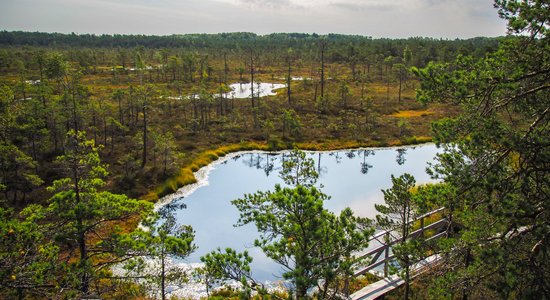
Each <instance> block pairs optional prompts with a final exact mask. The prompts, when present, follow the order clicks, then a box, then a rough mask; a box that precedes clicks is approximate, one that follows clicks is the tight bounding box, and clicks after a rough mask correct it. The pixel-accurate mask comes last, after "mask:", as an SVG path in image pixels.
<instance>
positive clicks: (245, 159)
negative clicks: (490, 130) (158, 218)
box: [161, 144, 439, 281]
mask: <svg viewBox="0 0 550 300" xmlns="http://www.w3.org/2000/svg"><path fill="white" fill-rule="evenodd" d="M438 151H439V150H438V149H437V148H436V146H435V145H433V144H425V145H419V146H415V147H404V148H379V149H358V150H343V151H329V152H307V156H308V157H310V158H313V159H314V160H315V165H316V167H317V169H318V172H319V173H320V178H319V181H318V184H317V186H318V185H319V184H322V186H323V187H322V191H323V192H324V193H326V194H328V195H330V196H331V199H330V200H328V201H327V202H325V207H326V208H328V209H329V210H330V211H333V212H335V213H339V212H340V211H341V210H342V209H344V208H345V207H350V208H352V210H353V211H354V212H355V214H357V215H359V216H363V217H369V218H374V217H375V215H376V211H375V209H374V204H375V203H383V195H382V192H381V189H387V188H390V187H391V179H390V176H391V175H392V174H393V175H395V176H399V175H401V174H403V173H410V174H412V175H413V176H415V178H416V181H417V184H423V183H429V182H433V180H432V179H431V178H430V177H429V175H427V174H426V172H425V170H426V167H427V163H428V162H432V161H433V158H434V156H435V155H436V153H438ZM285 155H288V152H281V153H267V152H259V151H258V152H248V153H235V154H230V155H228V156H227V157H224V158H222V159H220V160H218V161H216V162H214V163H213V164H211V165H210V166H208V167H205V168H203V169H201V170H199V172H197V177H198V179H199V182H198V183H197V184H194V185H191V186H186V187H184V188H182V189H180V190H179V191H178V192H176V193H175V194H173V195H169V196H168V197H166V198H165V199H163V200H162V201H161V203H167V202H169V201H172V203H185V204H186V205H187V208H186V209H182V210H179V211H177V219H178V221H179V222H181V224H188V225H191V226H192V227H193V228H194V230H195V232H196V236H195V244H196V245H197V246H198V249H197V250H196V251H195V252H194V253H193V254H192V255H191V256H189V257H188V258H187V259H186V260H185V261H184V262H182V263H185V264H195V263H197V262H200V259H199V258H200V256H202V255H205V254H206V253H209V252H210V251H213V250H215V249H216V248H218V247H221V248H222V249H224V248H225V247H231V248H234V249H236V250H238V251H243V250H248V252H249V253H250V254H251V255H252V256H253V257H254V262H253V264H252V268H253V269H252V270H253V275H254V277H256V278H258V279H260V280H263V281H277V280H279V279H280V275H281V269H280V267H279V266H278V265H276V264H275V263H273V262H272V261H270V260H269V259H268V258H266V257H265V256H264V255H263V253H262V252H261V250H259V249H257V248H254V247H253V242H254V239H255V238H257V237H258V232H257V231H256V228H255V227H254V225H253V224H250V225H247V226H244V227H234V226H233V225H234V224H235V223H236V222H237V220H238V217H239V213H238V211H237V209H236V208H235V207H234V206H233V205H232V204H231V200H233V199H237V198H240V197H242V196H243V195H244V194H247V193H254V192H256V191H258V190H263V191H266V190H273V188H274V186H275V184H283V182H282V180H281V179H280V178H279V171H280V169H281V162H282V160H283V157H284V156H285Z"/></svg>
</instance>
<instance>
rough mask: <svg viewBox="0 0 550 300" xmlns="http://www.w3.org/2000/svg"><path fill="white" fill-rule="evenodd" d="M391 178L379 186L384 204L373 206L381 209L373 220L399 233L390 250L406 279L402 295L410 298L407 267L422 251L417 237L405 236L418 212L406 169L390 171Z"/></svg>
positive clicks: (412, 185) (412, 179) (411, 179)
mask: <svg viewBox="0 0 550 300" xmlns="http://www.w3.org/2000/svg"><path fill="white" fill-rule="evenodd" d="M391 181H392V184H393V185H392V187H391V188H390V189H387V190H382V193H383V194H384V202H385V205H381V204H375V205H374V206H375V208H376V210H377V211H378V212H380V213H382V215H377V216H376V221H377V223H378V225H379V226H380V227H382V228H384V229H386V230H392V231H395V232H397V233H398V234H399V235H400V236H401V240H400V242H399V244H398V245H396V246H394V247H392V250H393V252H394V255H395V257H396V258H397V260H398V262H399V264H400V265H401V268H402V272H400V275H401V276H402V277H403V279H404V280H405V299H409V293H410V291H409V289H410V287H409V283H410V280H411V277H410V272H409V267H410V265H411V263H412V262H414V261H417V259H416V257H418V256H419V254H420V253H421V250H420V249H421V243H420V242H419V241H418V240H412V241H409V240H407V239H408V237H409V234H410V232H411V227H412V222H413V221H414V220H415V219H416V217H417V215H418V208H417V204H416V203H415V201H414V200H415V198H414V197H413V196H412V189H413V188H414V185H415V183H416V181H415V179H414V177H413V176H412V175H410V174H407V173H405V174H403V175H401V176H399V177H397V178H396V177H394V176H393V175H392V176H391Z"/></svg>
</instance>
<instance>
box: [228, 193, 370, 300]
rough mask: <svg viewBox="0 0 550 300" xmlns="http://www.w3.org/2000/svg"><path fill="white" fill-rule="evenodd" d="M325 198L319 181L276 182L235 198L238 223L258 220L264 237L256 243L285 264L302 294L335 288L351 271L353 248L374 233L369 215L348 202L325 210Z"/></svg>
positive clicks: (358, 246)
mask: <svg viewBox="0 0 550 300" xmlns="http://www.w3.org/2000/svg"><path fill="white" fill-rule="evenodd" d="M327 199H328V196H326V195H325V194H323V193H322V192H320V191H319V190H317V189H316V188H315V187H305V186H301V185H298V186H297V187H296V188H281V187H280V186H278V185H277V186H275V191H274V192H257V193H255V194H250V195H245V197H244V198H242V199H237V200H234V201H232V203H233V204H234V205H235V206H236V207H237V208H238V209H239V211H240V218H239V222H238V225H244V224H248V223H254V224H255V225H256V227H257V228H258V230H259V231H260V233H261V237H260V239H258V240H256V241H255V245H256V246H258V247H260V248H261V249H262V250H263V251H264V253H265V254H266V255H267V256H268V257H269V258H271V259H273V260H275V261H276V262H278V263H279V264H281V265H282V266H283V267H284V269H285V272H284V273H283V277H284V278H285V279H289V280H291V282H292V283H293V284H294V287H295V288H296V295H297V296H298V298H303V297H305V296H306V294H307V292H308V290H309V289H310V288H312V287H315V286H317V287H318V288H319V293H320V294H321V295H324V296H327V295H328V294H329V293H332V292H336V291H337V290H338V285H337V281H338V279H339V278H340V277H341V276H344V277H345V276H349V274H350V273H349V272H351V265H352V263H353V259H352V253H353V252H354V251H356V250H359V249H363V248H364V247H366V245H367V242H368V237H369V235H370V234H371V233H372V231H371V229H370V227H369V224H370V222H369V220H368V219H364V218H359V217H355V216H353V213H352V212H351V210H350V209H349V208H347V209H344V210H343V211H342V212H341V213H340V215H339V216H337V215H335V214H333V213H331V212H329V211H327V210H326V209H325V208H324V207H323V202H324V201H325V200H327ZM321 281H323V283H322V284H321Z"/></svg>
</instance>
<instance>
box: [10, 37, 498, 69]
mask: <svg viewBox="0 0 550 300" xmlns="http://www.w3.org/2000/svg"><path fill="white" fill-rule="evenodd" d="M500 40H501V38H487V37H478V38H472V39H465V40H461V39H456V40H445V39H434V38H423V37H412V38H408V39H387V38H382V39H373V38H372V37H368V36H359V35H342V34H328V35H318V34H315V33H314V34H306V33H273V34H269V35H257V34H254V33H248V32H236V33H219V34H183V35H169V36H150V35H120V34H115V35H106V34H103V35H94V34H75V33H72V34H62V33H43V32H22V31H12V32H9V31H0V45H4V46H37V47H50V48H51V47H53V48H62V49H66V48H68V47H69V48H125V49H130V48H136V47H144V48H150V49H161V48H168V49H179V50H190V51H191V50H196V51H205V50H206V51H211V50H212V49H216V50H221V51H222V52H223V51H237V52H238V51H247V49H250V48H254V49H255V50H256V51H265V52H269V53H273V52H281V51H283V52H286V50H287V49H289V48H292V49H294V50H295V51H298V52H299V53H301V54H302V56H308V57H316V56H317V51H316V50H315V49H316V48H317V45H318V44H319V42H321V41H322V42H326V43H327V44H328V46H329V47H327V48H328V49H329V52H328V53H327V54H328V55H327V59H329V60H330V61H333V62H342V61H345V60H346V59H347V58H348V57H349V56H354V57H355V59H356V60H360V61H364V60H371V61H372V60H374V59H375V56H377V55H380V56H384V57H387V56H394V57H395V56H399V55H400V54H401V53H402V52H403V50H404V49H405V47H407V46H408V47H409V48H410V49H411V51H412V52H413V53H414V55H415V56H414V57H413V60H414V61H415V65H421V66H423V65H425V64H426V63H427V62H429V61H449V60H451V59H453V58H454V57H456V55H457V54H463V55H473V56H476V57H482V56H483V55H485V53H488V52H492V51H494V50H496V49H497V47H498V45H499V42H500Z"/></svg>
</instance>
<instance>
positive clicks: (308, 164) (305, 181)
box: [279, 148, 319, 186]
mask: <svg viewBox="0 0 550 300" xmlns="http://www.w3.org/2000/svg"><path fill="white" fill-rule="evenodd" d="M282 167H283V169H282V170H281V172H280V174H279V176H280V177H281V179H283V181H284V182H285V183H286V184H288V185H294V186H298V185H303V186H312V185H314V184H315V182H317V179H319V174H318V173H317V171H316V170H315V161H313V159H312V158H306V153H305V152H304V151H301V150H299V149H297V148H294V150H292V151H291V152H290V153H289V154H288V156H285V158H284V161H283V166H282Z"/></svg>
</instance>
